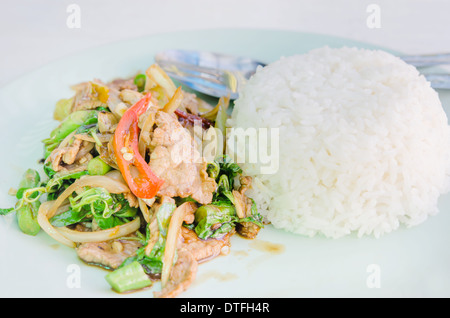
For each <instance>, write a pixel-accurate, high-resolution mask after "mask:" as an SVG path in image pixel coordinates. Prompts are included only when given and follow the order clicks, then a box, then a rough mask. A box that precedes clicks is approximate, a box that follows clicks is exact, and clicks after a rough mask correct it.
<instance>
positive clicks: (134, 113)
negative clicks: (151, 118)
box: [113, 93, 164, 199]
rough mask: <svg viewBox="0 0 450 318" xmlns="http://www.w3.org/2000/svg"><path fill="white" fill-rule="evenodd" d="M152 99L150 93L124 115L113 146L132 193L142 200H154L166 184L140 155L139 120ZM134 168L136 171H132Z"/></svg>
mask: <svg viewBox="0 0 450 318" xmlns="http://www.w3.org/2000/svg"><path fill="white" fill-rule="evenodd" d="M150 97H151V94H150V93H148V94H147V95H145V96H144V97H143V98H142V99H141V100H139V101H138V102H137V103H136V104H134V105H133V106H131V107H130V108H129V109H127V111H126V112H125V113H124V114H123V116H122V118H121V119H120V121H119V123H118V125H117V128H116V131H115V133H114V144H113V145H114V154H115V155H116V161H117V165H118V166H119V169H120V172H121V173H122V175H123V177H124V179H125V181H126V182H127V184H128V187H129V188H130V190H131V192H133V193H134V195H136V196H137V197H138V198H141V199H151V198H153V197H154V196H155V195H156V193H157V192H158V190H159V188H160V187H161V185H162V184H163V183H164V180H162V179H160V178H159V177H158V176H157V175H155V174H154V173H153V171H152V170H151V169H150V167H149V165H148V164H147V162H146V161H145V160H144V158H142V156H141V155H140V153H139V146H138V141H139V127H138V119H139V116H140V115H142V114H143V113H145V111H146V110H147V106H148V104H149V102H150ZM124 156H125V157H124ZM133 167H135V168H136V169H134V170H135V171H132V170H133V169H132V168H133Z"/></svg>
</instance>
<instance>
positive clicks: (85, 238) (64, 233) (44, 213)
mask: <svg viewBox="0 0 450 318" xmlns="http://www.w3.org/2000/svg"><path fill="white" fill-rule="evenodd" d="M83 187H101V188H104V189H106V190H107V191H108V192H109V193H124V192H130V189H129V188H128V186H127V185H126V184H125V183H123V182H121V181H118V180H116V179H113V178H110V177H106V176H85V177H82V178H80V179H78V180H77V181H75V182H74V183H73V184H71V185H70V186H69V187H68V188H67V189H66V190H64V192H63V193H61V195H60V196H59V197H58V198H57V199H56V200H54V201H47V202H44V203H42V204H41V206H40V208H39V211H38V217H37V220H38V223H39V225H40V226H41V228H42V229H43V230H44V231H45V232H46V233H47V234H48V235H50V236H51V237H52V238H54V239H55V240H57V241H58V242H61V243H63V244H65V245H67V246H69V247H72V248H73V247H75V246H76V244H75V242H102V241H107V240H111V239H114V238H117V237H120V236H124V235H127V234H130V233H132V232H134V231H136V230H137V229H139V225H140V219H139V218H136V219H135V220H133V221H131V222H129V223H126V224H123V225H119V226H116V227H114V228H112V229H108V230H102V231H94V232H79V231H74V230H70V229H68V228H66V227H63V228H55V227H54V226H53V225H51V223H50V221H49V219H50V218H52V217H53V216H54V215H56V214H58V212H61V205H62V204H63V203H64V202H65V201H66V199H67V198H68V197H69V196H70V195H71V194H72V193H73V192H75V191H77V190H80V189H82V188H83Z"/></svg>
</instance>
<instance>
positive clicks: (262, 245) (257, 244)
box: [249, 239, 284, 254]
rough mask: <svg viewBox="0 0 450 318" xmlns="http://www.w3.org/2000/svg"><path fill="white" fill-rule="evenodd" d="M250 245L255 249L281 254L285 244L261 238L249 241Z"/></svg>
mask: <svg viewBox="0 0 450 318" xmlns="http://www.w3.org/2000/svg"><path fill="white" fill-rule="evenodd" d="M249 246H250V247H251V248H254V249H255V250H258V251H261V252H266V253H270V254H281V253H283V252H284V246H283V245H281V244H277V243H272V242H267V241H261V240H258V239H256V240H253V241H251V242H250V243H249Z"/></svg>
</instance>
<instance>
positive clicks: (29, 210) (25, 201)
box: [15, 169, 41, 235]
mask: <svg viewBox="0 0 450 318" xmlns="http://www.w3.org/2000/svg"><path fill="white" fill-rule="evenodd" d="M40 181H41V178H40V176H39V173H38V172H37V171H36V170H33V169H28V170H26V171H25V173H24V174H23V177H22V180H21V181H20V183H19V190H18V191H17V194H16V197H17V198H18V199H19V201H18V203H17V205H16V209H15V210H16V217H17V224H18V225H19V228H20V230H21V231H22V232H23V233H25V234H28V235H36V234H38V233H39V231H40V226H39V223H38V222H37V214H38V211H39V206H40V205H41V202H40V201H38V199H39V197H38V192H37V191H33V190H34V189H35V188H37V187H38V186H39V184H40ZM24 194H25V196H24Z"/></svg>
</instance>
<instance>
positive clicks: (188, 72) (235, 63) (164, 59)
mask: <svg viewBox="0 0 450 318" xmlns="http://www.w3.org/2000/svg"><path fill="white" fill-rule="evenodd" d="M400 58H401V59H402V60H404V61H405V62H407V63H409V64H411V65H414V66H415V67H417V68H424V67H430V66H437V65H442V64H450V53H449V54H433V55H405V56H400ZM155 62H156V63H158V64H159V66H160V67H161V68H162V69H163V70H164V71H165V72H166V73H167V74H168V75H169V76H170V77H172V78H173V79H175V80H177V81H179V82H180V83H182V84H184V85H186V86H188V87H190V88H191V89H193V90H195V91H197V92H201V93H203V94H206V95H209V96H214V97H221V96H229V97H230V98H231V99H237V98H238V97H239V90H240V88H241V87H242V86H243V85H245V83H246V82H247V80H248V79H250V77H251V76H252V75H253V74H254V73H255V72H256V70H257V69H258V67H264V66H266V64H265V63H263V62H261V61H258V60H254V59H250V58H246V57H241V56H233V55H226V54H220V53H213V52H205V51H189V50H167V51H163V52H160V53H158V54H156V56H155ZM424 76H425V77H426V79H427V80H428V81H429V82H430V84H431V86H432V87H433V88H435V89H450V74H424Z"/></svg>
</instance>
